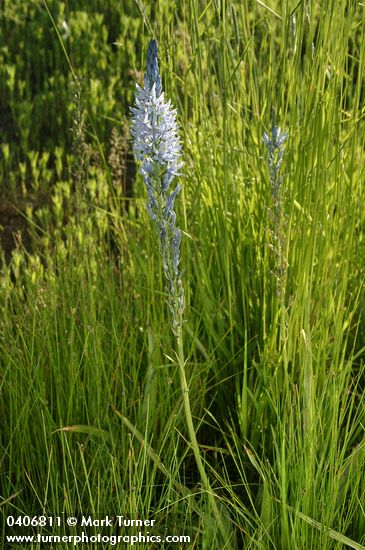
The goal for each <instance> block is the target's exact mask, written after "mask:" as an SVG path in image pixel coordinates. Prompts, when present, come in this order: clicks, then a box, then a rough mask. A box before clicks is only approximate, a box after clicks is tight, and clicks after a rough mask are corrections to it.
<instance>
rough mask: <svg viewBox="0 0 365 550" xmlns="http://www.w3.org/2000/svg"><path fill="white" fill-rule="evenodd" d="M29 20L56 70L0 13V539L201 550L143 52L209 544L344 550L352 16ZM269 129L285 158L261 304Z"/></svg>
mask: <svg viewBox="0 0 365 550" xmlns="http://www.w3.org/2000/svg"><path fill="white" fill-rule="evenodd" d="M47 6H48V8H49V11H50V14H51V16H52V18H53V20H54V22H55V25H56V27H57V30H58V33H59V35H60V39H61V41H62V44H61V43H60V40H59V38H58V36H57V33H56V30H55V28H54V26H53V23H52V20H51V18H50V15H49V13H48V12H47V9H46V7H45V4H44V2H43V1H40V0H32V1H30V2H11V1H10V0H4V1H3V2H2V5H1V7H0V18H1V23H2V24H1V27H0V36H1V40H0V117H1V127H0V178H1V183H0V185H1V189H2V196H3V204H2V205H1V206H0V216H1V217H0V224H1V225H2V226H3V228H4V229H3V234H5V231H6V230H8V231H10V230H11V229H13V223H10V222H9V221H8V218H9V216H10V213H9V209H10V206H11V205H13V204H14V203H15V205H16V208H15V207H14V206H12V208H13V210H12V213H13V214H12V215H14V211H16V212H17V215H18V216H19V220H18V221H19V227H17V226H16V224H15V222H14V224H15V229H17V228H18V229H22V228H24V226H26V231H25V232H24V231H23V235H22V236H21V235H18V237H17V238H16V239H15V245H14V249H13V250H12V251H11V250H10V248H9V247H7V249H6V251H4V254H3V255H5V252H6V260H7V261H5V258H2V262H1V269H2V271H1V275H0V282H1V284H0V288H1V301H0V371H1V378H0V395H1V398H0V414H1V418H2V419H3V420H2V427H1V435H0V449H1V453H0V455H1V458H0V477H1V497H2V499H1V500H0V510H1V513H2V516H3V517H2V519H1V521H2V526H4V529H2V531H1V532H5V518H6V516H7V515H9V514H13V515H14V514H18V513H21V514H28V515H31V516H34V515H38V514H41V513H46V514H47V515H50V516H51V515H60V514H61V513H62V512H65V513H66V514H68V515H75V514H82V513H87V514H109V515H111V514H116V513H124V514H125V515H127V514H128V515H129V517H131V518H141V517H143V518H144V517H145V518H153V519H156V521H157V527H156V529H155V528H154V532H156V533H159V534H160V533H165V532H166V533H169V534H171V533H178V534H188V535H190V536H191V537H192V539H191V540H192V542H191V547H193V548H208V547H209V548H223V547H224V544H223V543H222V541H221V540H220V539H219V538H218V537H219V536H218V533H217V526H216V525H215V521H214V520H213V516H212V510H211V509H210V506H209V502H208V499H207V498H206V495H204V494H202V493H201V487H200V486H199V485H198V482H199V475H198V472H197V470H196V467H195V463H194V459H193V455H192V451H191V449H190V448H189V447H188V446H187V444H186V440H187V433H186V428H185V424H184V420H183V402H182V398H181V394H180V390H179V383H178V369H177V360H176V357H175V355H174V353H173V352H172V351H171V350H172V349H173V339H172V335H171V334H170V328H169V321H168V308H167V306H166V304H165V298H166V297H165V295H164V281H163V277H162V270H161V265H160V259H159V254H158V244H157V236H156V234H155V232H154V228H153V225H152V224H151V223H150V220H149V218H148V215H147V214H146V212H145V207H144V204H145V201H146V197H145V190H144V188H143V182H142V181H141V179H140V177H139V176H136V175H135V168H134V166H133V163H132V158H131V154H130V151H129V144H128V120H127V115H128V108H129V105H130V104H131V103H132V100H133V90H134V83H135V81H139V82H140V81H141V78H142V72H141V71H142V70H143V67H144V64H145V63H144V62H145V55H146V46H147V44H148V41H149V38H150V37H151V35H152V34H154V35H155V36H156V38H157V40H158V41H159V49H160V69H161V75H162V78H163V81H164V88H165V90H166V95H167V97H169V98H171V99H172V102H173V103H174V104H175V105H176V106H177V110H178V117H179V120H180V124H181V128H182V131H181V137H182V140H183V142H184V162H185V165H184V169H183V175H182V177H181V182H182V184H183V193H182V198H181V199H180V200H178V201H177V204H176V206H177V209H178V217H179V225H180V227H182V228H183V230H184V232H185V236H184V238H183V242H182V267H183V269H184V275H183V277H184V286H185V294H186V324H185V325H184V338H185V351H186V357H187V362H186V372H187V378H188V386H189V395H190V400H191V407H192V410H193V415H194V422H195V425H196V426H198V427H199V429H198V433H197V437H198V441H199V444H200V449H201V452H202V455H203V457H204V459H205V463H206V470H207V472H208V474H209V478H210V483H211V486H212V488H213V490H214V492H215V494H216V495H217V498H218V500H219V506H220V510H221V513H222V517H224V518H225V521H226V524H227V526H230V530H231V531H230V532H231V534H232V533H233V534H234V537H232V539H231V540H232V541H233V539H234V538H235V539H236V543H237V548H255V549H257V548H259V549H262V550H266V549H269V548H273V549H278V550H279V549H280V550H285V549H288V550H289V549H290V550H291V549H293V548H298V549H302V548H305V549H311V548H312V549H313V550H317V549H318V548H323V549H324V550H327V549H328V550H329V549H331V550H332V549H340V548H347V547H349V548H364V547H365V537H364V532H365V530H364V527H365V514H364V503H363V495H364V492H365V486H364V479H365V477H364V467H365V452H364V424H365V418H364V416H365V408H364V389H365V388H364V380H365V378H364V375H365V371H364V347H363V346H364V334H365V298H364V288H363V281H364V276H365V272H364V269H365V268H364V262H363V258H364V254H365V245H364V243H365V238H364V228H365V218H364V207H363V205H364V203H365V189H364V185H363V182H364V166H365V162H364V161H365V155H364V151H365V140H364V136H365V131H364V130H365V128H364V107H363V102H364V89H365V87H364V79H365V58H364V55H365V53H364V51H365V50H364V48H363V44H364V40H365V36H364V32H365V30H364V29H365V25H364V23H365V19H364V18H365V11H364V6H362V4H361V3H360V2H347V1H345V0H336V1H335V0H330V1H328V2H327V3H326V9H324V8H323V7H322V6H321V5H320V4H319V3H314V2H310V1H308V2H306V1H302V2H297V1H295V2H294V1H289V0H281V1H279V0H277V1H272V2H261V1H260V2H259V1H257V0H255V1H254V0H244V1H240V2H238V1H237V2H226V1H224V0H222V1H220V2H216V1H212V2H207V3H203V2H195V1H194V0H191V1H190V0H187V1H186V2H176V3H171V2H166V0H158V1H157V2H153V3H152V2H151V3H145V2H142V1H140V0H138V1H136V2H132V1H123V2H114V1H112V0H109V1H102V0H95V1H93V2H88V1H86V0H75V1H72V2H66V1H57V2H56V1H51V0H50V1H49V2H48V3H47ZM63 23H65V24H63ZM62 46H63V47H64V48H65V51H66V53H67V56H68V58H69V60H70V63H71V66H70V65H69V63H68V61H67V57H66V56H65V52H64V51H63V47H62ZM73 72H74V74H75V75H76V76H77V79H76V81H75V78H74V76H73ZM272 108H274V109H275V113H276V114H275V117H276V118H275V120H276V123H277V124H278V125H280V127H281V128H282V129H286V130H287V131H288V133H289V140H288V142H287V143H286V144H285V154H284V158H283V162H282V166H281V174H282V176H283V183H282V185H283V188H282V198H283V205H282V217H281V219H280V229H281V231H282V232H283V234H284V235H285V249H284V251H283V257H284V259H285V263H283V265H285V270H284V271H285V273H284V277H280V278H279V279H278V277H277V267H278V266H277V265H276V262H277V257H276V255H275V242H276V241H275V239H276V238H277V233H276V232H275V224H274V223H273V221H272V220H273V217H272V211H273V208H274V205H273V204H272V195H271V189H270V178H269V173H268V169H267V165H266V152H265V145H264V144H263V142H262V135H263V132H264V131H268V130H270V128H271V120H272V114H271V113H272ZM5 199H7V200H8V201H10V202H6V201H5ZM20 220H21V223H20ZM7 227H8V228H7ZM22 239H23V240H22ZM3 240H4V239H3ZM4 243H5V240H4ZM278 285H280V289H279V290H280V292H278ZM69 532H70V531H69V530H68V529H67V527H63V528H62V529H61V534H63V533H67V534H68V533H69ZM54 534H59V533H57V532H55V533H54ZM232 541H231V543H229V545H228V546H227V548H231V547H232V548H234V547H235V546H234V543H233V542H232ZM4 544H5V543H4ZM33 547H34V548H36V546H33ZM106 547H107V546H105V548H106ZM147 547H149V546H148V545H146V548H147ZM161 547H166V548H168V547H169V546H168V545H165V546H161Z"/></svg>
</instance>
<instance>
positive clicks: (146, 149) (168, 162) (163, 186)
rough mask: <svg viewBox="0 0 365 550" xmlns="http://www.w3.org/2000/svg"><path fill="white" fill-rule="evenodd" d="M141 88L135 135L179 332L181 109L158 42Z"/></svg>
mask: <svg viewBox="0 0 365 550" xmlns="http://www.w3.org/2000/svg"><path fill="white" fill-rule="evenodd" d="M136 87H137V93H136V96H135V107H132V108H131V112H132V129H131V134H132V138H133V141H134V152H135V155H136V157H137V159H138V160H140V161H141V168H140V173H141V174H142V176H143V180H144V183H145V186H146V189H147V195H148V203H147V210H148V212H149V214H150V216H151V218H152V220H153V221H154V222H155V224H156V227H157V230H158V235H159V239H160V244H161V254H162V264H163V269H164V272H165V275H166V278H167V282H168V285H167V287H168V293H169V304H170V309H171V312H172V317H173V329H174V331H175V332H176V331H177V329H178V327H179V326H181V323H182V314H183V311H184V291H183V287H182V283H181V273H180V269H179V263H180V242H181V231H180V229H178V228H177V227H176V225H175V222H176V213H175V211H174V202H175V198H176V195H177V194H178V192H179V191H180V189H181V185H177V186H176V187H175V189H173V190H172V191H171V184H172V181H173V179H174V178H175V176H178V175H179V172H180V168H181V167H182V163H181V143H180V139H179V136H178V127H177V122H176V110H175V109H173V108H172V106H171V102H170V101H167V102H166V101H165V96H164V93H163V91H162V84H161V78H160V73H159V67H158V51H157V44H156V41H155V40H151V41H150V44H149V47H148V52H147V70H146V73H145V76H144V85H143V88H141V87H140V86H138V84H137V86H136Z"/></svg>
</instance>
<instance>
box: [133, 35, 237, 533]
mask: <svg viewBox="0 0 365 550" xmlns="http://www.w3.org/2000/svg"><path fill="white" fill-rule="evenodd" d="M131 112H132V129H131V134H132V138H133V141H134V151H135V155H136V157H137V159H138V160H140V161H141V167H140V173H141V175H142V176H143V180H144V183H145V186H146V190H147V196H148V202H147V211H148V213H149V215H150V217H151V219H152V220H153V222H154V223H155V225H156V228H157V233H158V237H159V241H160V250H161V257H162V266H163V271H164V273H165V278H166V282H167V292H168V302H169V307H170V311H171V320H172V321H171V325H172V330H173V333H174V335H175V336H176V343H177V353H176V355H177V360H178V367H179V377H180V385H181V392H182V398H183V404H184V412H185V419H186V424H187V429H188V433H189V438H190V443H191V447H192V450H193V453H194V457H195V461H196V464H197V467H198V470H199V474H200V477H201V480H202V484H203V487H204V489H205V491H206V493H207V495H208V499H209V502H210V505H211V508H212V511H213V514H214V517H215V520H216V522H217V525H218V528H219V531H220V533H221V535H222V537H223V540H227V536H226V530H225V528H224V524H223V520H222V517H221V514H220V512H219V509H218V505H217V501H216V498H215V496H214V493H213V492H212V489H211V486H210V483H209V479H208V476H207V474H206V471H205V469H204V465H203V461H202V458H201V454H200V450H199V445H198V441H197V438H196V432H195V428H194V423H193V417H192V413H191V407H190V398H189V388H188V384H187V380H186V372H185V357H184V345H183V331H182V324H183V314H184V289H183V285H182V280H181V271H180V267H179V264H180V244H181V236H182V233H181V230H180V229H179V228H178V227H177V226H176V213H175V211H174V203H175V199H176V196H177V194H178V193H179V191H180V189H181V185H176V186H175V188H173V186H172V182H173V179H174V178H175V176H178V175H179V173H180V168H181V166H182V162H181V143H180V139H179V136H178V127H177V122H176V110H175V109H173V108H172V106H171V103H170V101H167V102H166V100H165V97H164V92H163V91H162V84H161V78H160V73H159V67H158V51H157V44H156V41H155V40H151V41H150V44H149V47H148V53H147V70H146V73H145V76H144V85H143V87H140V86H138V84H137V93H136V96H135V107H133V108H131Z"/></svg>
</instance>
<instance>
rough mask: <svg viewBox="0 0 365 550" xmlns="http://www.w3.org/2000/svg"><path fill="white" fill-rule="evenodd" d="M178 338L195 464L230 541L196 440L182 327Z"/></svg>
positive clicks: (218, 522)
mask: <svg viewBox="0 0 365 550" xmlns="http://www.w3.org/2000/svg"><path fill="white" fill-rule="evenodd" d="M176 338H177V349H178V361H179V374H180V384H181V391H182V396H183V402H184V410H185V419H186V423H187V427H188V432H189V438H190V443H191V446H192V449H193V453H194V457H195V462H196V464H197V466H198V470H199V474H200V477H201V481H202V485H203V488H204V489H205V491H206V492H207V495H208V500H209V503H210V505H211V507H212V510H213V514H214V517H215V519H216V522H217V524H218V528H219V531H220V533H221V536H222V538H223V540H224V541H228V536H227V532H226V529H225V528H224V524H223V521H222V516H221V514H220V512H219V509H218V505H217V501H216V497H215V495H214V493H213V491H212V489H211V486H210V483H209V479H208V476H207V474H206V471H205V469H204V465H203V461H202V458H201V455H200V451H199V445H198V441H197V439H196V434H195V429H194V424H193V417H192V414H191V408H190V398H189V388H188V385H187V382H186V376H185V358H184V345H183V336H182V327H181V326H180V327H179V328H178V332H177V335H176Z"/></svg>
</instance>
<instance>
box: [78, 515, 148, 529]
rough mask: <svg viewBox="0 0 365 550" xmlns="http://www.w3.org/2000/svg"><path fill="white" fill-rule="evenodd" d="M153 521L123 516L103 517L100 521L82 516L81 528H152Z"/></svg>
mask: <svg viewBox="0 0 365 550" xmlns="http://www.w3.org/2000/svg"><path fill="white" fill-rule="evenodd" d="M155 521H156V520H154V519H130V518H126V517H124V516H105V517H104V518H102V519H99V518H93V517H91V516H83V517H82V518H81V521H80V526H81V527H115V526H116V525H117V526H118V527H153V525H154V523H155Z"/></svg>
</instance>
